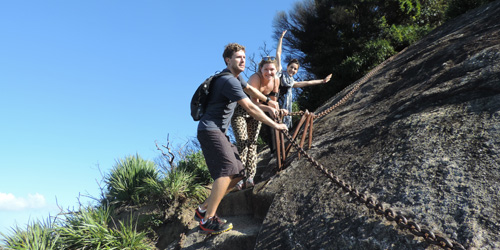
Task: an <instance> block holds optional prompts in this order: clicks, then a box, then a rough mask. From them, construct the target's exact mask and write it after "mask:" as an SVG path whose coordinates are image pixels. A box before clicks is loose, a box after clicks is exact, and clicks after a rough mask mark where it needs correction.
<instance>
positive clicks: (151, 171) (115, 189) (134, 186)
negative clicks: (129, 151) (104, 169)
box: [104, 155, 159, 205]
mask: <svg viewBox="0 0 500 250" xmlns="http://www.w3.org/2000/svg"><path fill="white" fill-rule="evenodd" d="M158 176H159V173H158V170H157V169H156V166H155V163H154V162H153V161H148V160H144V159H142V158H141V157H140V156H139V155H135V156H129V157H126V158H125V159H121V160H118V161H117V163H116V164H115V166H114V167H113V169H112V170H111V173H110V174H109V175H107V176H106V177H105V180H104V181H105V183H106V185H107V194H106V195H105V196H106V197H105V198H106V199H107V200H108V201H109V202H110V204H116V205H137V204H141V203H143V202H147V201H148V197H149V196H148V194H147V190H146V189H144V188H142V187H143V186H144V184H145V180H146V179H153V180H157V179H158Z"/></svg>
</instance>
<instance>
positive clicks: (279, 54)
mask: <svg viewBox="0 0 500 250" xmlns="http://www.w3.org/2000/svg"><path fill="white" fill-rule="evenodd" d="M285 34H286V30H285V31H283V33H281V37H280V40H278V48H276V61H277V62H278V67H277V70H278V72H281V47H282V46H283V37H285Z"/></svg>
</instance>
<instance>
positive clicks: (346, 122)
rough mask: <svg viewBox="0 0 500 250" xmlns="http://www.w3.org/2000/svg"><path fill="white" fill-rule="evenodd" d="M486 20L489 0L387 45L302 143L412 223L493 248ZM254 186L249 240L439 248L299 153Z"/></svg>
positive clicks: (492, 113) (498, 141)
mask: <svg viewBox="0 0 500 250" xmlns="http://www.w3.org/2000/svg"><path fill="white" fill-rule="evenodd" d="M498 20H500V1H496V2H493V3H491V4H490V5H488V6H485V7H482V8H480V9H478V10H474V11H471V12H470V13H467V14H466V15H464V16H462V17H460V18H458V19H456V20H454V21H451V22H449V23H446V24H444V25H443V26H442V27H439V28H438V29H436V30H435V31H433V32H432V33H431V34H429V35H428V36H427V37H426V38H424V39H423V40H421V41H419V42H418V43H416V44H414V45H412V46H411V47H409V48H408V49H407V50H406V51H404V52H403V53H401V54H400V55H398V56H396V57H395V58H394V59H393V60H392V61H390V62H388V63H387V64H386V65H385V67H383V68H382V69H380V70H379V71H378V72H377V73H376V74H375V75H374V76H372V77H371V78H370V79H369V80H368V81H367V82H365V83H364V84H363V85H362V86H361V88H360V89H359V90H358V91H357V92H356V93H355V94H354V95H353V96H352V97H351V98H350V99H349V100H348V102H347V103H345V104H343V105H341V106H340V107H338V108H337V109H334V110H333V112H331V113H330V114H328V115H327V116H325V117H322V118H320V119H318V120H316V121H315V129H314V140H313V145H312V149H311V150H309V151H308V152H309V153H310V154H311V155H312V156H313V157H314V158H315V159H316V160H317V161H318V162H320V163H321V164H322V165H324V166H325V167H326V168H327V169H329V171H331V172H333V174H335V175H336V176H338V177H340V178H341V179H343V180H345V181H346V182H347V183H349V184H351V185H353V186H354V187H355V188H357V189H359V191H360V192H362V193H366V194H369V195H371V196H373V197H375V198H376V199H377V200H378V201H381V202H382V203H383V204H384V205H385V207H386V208H387V207H390V208H392V209H393V210H394V211H396V212H398V213H399V214H401V215H404V216H405V217H407V218H408V219H410V220H412V221H414V222H416V223H418V224H419V225H420V226H421V227H422V228H426V229H429V230H431V231H433V232H435V233H436V234H439V235H441V236H444V237H446V238H448V239H451V240H453V241H456V242H458V243H460V244H462V245H464V246H465V247H466V248H469V249H500V22H499V21H498ZM351 88H352V87H350V88H347V89H346V90H345V91H344V92H343V93H341V95H339V96H337V97H334V98H332V99H331V100H330V101H329V102H327V103H326V104H325V105H324V107H321V108H319V109H318V111H322V110H325V109H326V108H328V107H330V106H332V105H333V104H335V103H336V102H337V101H338V100H339V99H340V98H342V97H343V95H345V94H346V93H347V92H348V91H350V89H351ZM261 192H266V193H271V194H273V193H274V194H275V196H274V200H273V202H272V205H271V207H270V208H269V212H268V213H267V216H266V218H265V220H264V222H263V225H262V228H261V230H260V232H259V236H258V238H257V242H256V246H255V249H441V248H440V247H438V246H435V245H432V244H429V243H427V242H426V241H424V240H423V238H422V237H417V236H414V235H413V234H412V233H410V232H409V231H408V230H406V229H404V228H401V227H400V226H397V225H396V223H395V222H390V221H388V220H386V219H385V218H384V217H383V216H380V215H377V214H375V213H374V212H373V210H369V209H368V208H367V207H366V206H364V205H361V204H360V203H359V202H356V201H353V200H352V198H350V196H349V195H346V194H345V193H344V192H343V191H342V190H341V189H339V188H338V187H337V186H336V185H335V184H333V182H332V181H331V180H330V179H328V178H326V177H325V176H324V175H322V174H321V173H320V172H319V171H318V170H316V169H315V168H314V167H313V166H312V165H311V164H310V163H309V162H307V160H306V159H305V158H304V157H302V158H301V159H300V160H298V159H295V161H294V162H293V163H292V164H291V166H290V167H289V168H287V169H286V170H285V171H283V172H282V173H281V174H280V176H277V177H276V178H273V179H271V181H269V183H267V185H266V186H265V187H264V188H263V189H262V190H261Z"/></svg>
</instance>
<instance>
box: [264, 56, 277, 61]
mask: <svg viewBox="0 0 500 250" xmlns="http://www.w3.org/2000/svg"><path fill="white" fill-rule="evenodd" d="M275 60H276V57H274V56H265V57H262V61H275Z"/></svg>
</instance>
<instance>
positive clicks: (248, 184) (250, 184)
mask: <svg viewBox="0 0 500 250" xmlns="http://www.w3.org/2000/svg"><path fill="white" fill-rule="evenodd" d="M254 186H255V184H254V183H253V178H248V179H247V180H246V182H245V188H251V187H254Z"/></svg>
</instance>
